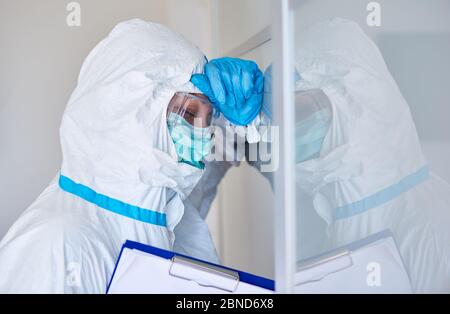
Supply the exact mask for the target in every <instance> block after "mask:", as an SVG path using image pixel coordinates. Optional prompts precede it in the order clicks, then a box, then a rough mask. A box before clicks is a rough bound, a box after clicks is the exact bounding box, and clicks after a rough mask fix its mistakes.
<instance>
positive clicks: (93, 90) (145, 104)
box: [0, 19, 217, 293]
mask: <svg viewBox="0 0 450 314" xmlns="http://www.w3.org/2000/svg"><path fill="white" fill-rule="evenodd" d="M205 62H206V59H205V57H204V56H203V54H202V53H201V52H200V51H199V50H198V48H197V47H195V46H194V45H192V44H191V43H189V42H188V41H187V40H185V39H184V38H182V37H181V36H180V35H178V34H176V33H174V32H172V31H170V30H169V29H167V28H165V27H164V26H162V25H158V24H153V23H146V22H143V21H141V20H137V19H136V20H131V21H127V22H123V23H121V24H119V25H118V26H116V27H115V28H114V30H113V31H112V32H111V33H110V34H109V35H108V37H107V38H105V39H104V40H103V41H102V42H100V43H99V44H98V45H97V47H95V49H94V50H93V51H92V52H91V53H90V54H89V56H88V57H87V59H86V60H85V62H84V64H83V66H82V69H81V73H80V75H79V79H78V85H77V88H76V89H75V91H74V92H73V94H72V96H71V98H70V100H69V103H68V105H67V108H66V111H65V113H64V116H63V120H62V124H61V129H60V138H61V144H62V152H63V163H62V168H61V172H60V174H59V175H58V177H57V178H56V179H55V180H54V181H53V182H52V183H51V184H50V186H49V187H48V188H47V189H45V191H44V192H43V193H42V194H41V195H40V196H39V197H38V199H37V200H36V201H35V202H34V203H33V204H32V205H31V206H30V207H29V208H28V209H27V210H26V211H25V212H24V213H23V214H22V215H21V217H20V218H19V220H18V221H17V222H16V223H15V224H14V225H13V226H12V227H11V229H10V230H9V232H8V233H7V235H6V236H5V237H4V239H3V240H2V241H1V243H0V292H3V293H5V292H6V293H13V292H19V293H21V292H26V293H104V292H105V291H106V287H107V284H108V281H109V279H110V277H111V274H112V271H113V268H114V265H115V261H116V259H117V257H118V254H119V251H120V249H121V246H122V244H123V243H124V242H125V241H126V240H132V241H137V242H140V243H144V244H148V245H152V246H157V247H160V248H163V249H168V250H171V249H173V245H174V241H175V235H176V236H177V237H178V239H177V242H179V244H178V246H179V247H180V248H183V252H184V253H187V254H189V253H192V252H194V253H198V254H199V255H200V256H196V257H198V258H205V259H208V260H211V261H217V256H216V255H215V249H214V245H213V244H212V241H211V238H210V236H209V232H208V229H207V226H206V224H205V223H204V222H203V220H202V219H201V218H200V216H199V213H198V211H197V210H196V209H195V208H194V207H193V206H188V207H187V208H186V213H187V214H186V215H185V216H184V218H183V220H184V222H182V223H181V224H180V226H179V228H177V229H179V231H177V232H174V230H175V227H176V226H177V225H178V224H179V222H180V220H181V218H182V217H183V214H184V204H183V202H184V201H186V198H187V197H188V196H189V195H190V193H191V191H192V190H193V188H194V187H195V186H196V184H197V182H198V181H199V179H200V178H201V176H202V174H203V171H201V170H199V169H196V168H194V167H192V166H189V165H186V164H182V163H179V162H178V157H177V154H176V151H175V147H174V145H173V142H172V139H171V137H170V135H169V131H168V129H167V121H166V110H167V106H168V104H169V102H170V100H171V98H172V97H173V95H174V94H175V93H176V92H180V91H181V92H198V90H197V89H196V88H195V87H194V86H193V85H192V84H191V83H190V79H191V76H192V74H193V73H201V72H202V70H203V66H204V64H205ZM183 226H184V227H183ZM196 232H197V234H199V233H200V234H201V236H200V235H198V236H196ZM189 233H192V234H191V235H192V237H193V238H191V239H188V236H190V234H189ZM196 239H199V241H198V242H195V240H196Z"/></svg>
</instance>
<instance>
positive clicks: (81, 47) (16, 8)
mask: <svg viewBox="0 0 450 314" xmlns="http://www.w3.org/2000/svg"><path fill="white" fill-rule="evenodd" d="M69 2H70V1H63V0H39V1H29V0H0V173H1V177H0V199H1V200H2V202H1V205H0V238H1V237H2V236H3V235H4V233H5V232H6V231H7V229H8V228H9V226H10V225H11V224H12V222H13V221H14V220H15V219H16V218H17V217H18V216H19V215H20V213H21V212H22V211H23V210H24V209H25V208H26V207H27V206H28V205H30V203H31V202H32V201H33V200H34V199H35V198H36V197H37V196H38V195H39V193H40V192H41V191H42V190H43V189H44V188H45V186H46V185H47V184H48V183H49V182H50V180H51V179H52V178H53V177H54V176H55V175H56V173H57V171H58V170H59V167H60V162H61V152H60V146H59V134H58V129H59V124H60V120H61V115H62V113H63V110H64V108H65V105H66V102H67V100H68V98H69V96H70V94H71V92H72V90H73V89H74V88H75V83H76V79H77V76H78V72H79V70H80V67H81V64H82V62H83V60H84V58H85V57H86V55H87V54H88V53H89V51H90V50H91V49H92V48H93V47H94V46H95V45H96V44H97V43H98V42H99V41H100V40H101V39H102V38H103V37H104V36H106V35H107V34H108V32H109V31H110V30H111V29H112V28H113V27H114V25H115V24H117V23H118V22H120V21H122V20H126V19H130V18H136V17H139V18H142V19H145V20H149V21H154V22H160V23H163V24H166V25H168V26H169V27H173V28H174V29H175V30H177V31H178V32H180V33H182V34H184V35H185V36H186V37H187V38H188V39H190V40H192V41H193V42H194V43H195V44H197V45H198V46H199V47H200V48H201V49H203V50H204V51H205V53H207V54H209V53H210V50H211V35H210V30H211V26H210V25H211V20H210V1H209V0H129V1H123V0H79V1H78V2H79V3H80V4H81V22H82V25H81V27H75V28H70V27H68V26H67V24H66V16H67V14H68V12H67V11H66V5H67V4H68V3H69ZM213 223H214V220H213Z"/></svg>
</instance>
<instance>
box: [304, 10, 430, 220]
mask: <svg viewBox="0 0 450 314" xmlns="http://www.w3.org/2000/svg"><path fill="white" fill-rule="evenodd" d="M297 42H298V43H299V45H300V47H299V49H298V52H297V55H296V69H297V71H298V72H299V73H300V76H301V80H299V81H298V82H297V85H296V89H297V90H312V89H320V90H322V91H323V92H324V93H325V94H326V95H327V96H328V98H329V101H330V103H331V106H332V122H331V126H330V129H329V131H328V134H327V136H326V138H325V141H324V143H323V146H322V150H321V153H320V157H319V158H315V159H312V160H309V161H306V162H304V163H300V164H298V165H297V179H298V180H297V184H298V185H299V186H300V187H301V188H302V189H303V190H305V191H306V192H307V193H309V194H310V195H311V196H312V197H313V202H314V207H315V209H316V211H317V212H318V213H319V215H320V216H321V217H322V218H324V219H325V220H326V221H327V222H328V223H332V222H333V221H336V220H339V219H343V218H346V217H350V216H353V215H357V214H360V213H362V212H365V211H367V210H370V209H372V208H374V207H376V206H379V205H381V204H383V203H385V202H388V201H390V200H392V199H394V198H395V197H397V196H398V195H400V194H401V193H403V192H405V191H407V190H408V189H410V188H412V187H414V186H415V185H417V184H419V183H420V182H422V181H423V180H424V179H425V178H426V177H427V175H428V172H427V168H426V162H425V159H424V157H423V154H422V150H421V146H420V142H419V139H418V136H417V131H416V128H415V125H414V122H413V119H412V116H411V113H410V110H409V106H408V104H407V102H406V100H405V99H404V98H403V96H402V94H401V92H400V90H399V88H398V86H397V84H396V83H395V81H394V79H393V78H392V76H391V74H390V73H389V70H388V68H387V66H386V63H385V62H384V59H383V56H382V55H381V53H380V51H379V49H378V47H377V46H376V45H375V44H374V43H373V42H372V40H371V39H370V38H369V37H368V36H367V35H366V34H365V33H364V32H363V30H362V29H361V28H360V27H359V25H358V24H356V23H354V22H351V21H347V20H343V19H338V18H335V19H332V20H329V21H325V22H321V23H318V24H316V25H313V26H312V27H310V28H309V29H306V30H304V31H302V32H300V34H299V40H298V41H297Z"/></svg>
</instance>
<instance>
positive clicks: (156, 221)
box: [59, 175, 167, 227]
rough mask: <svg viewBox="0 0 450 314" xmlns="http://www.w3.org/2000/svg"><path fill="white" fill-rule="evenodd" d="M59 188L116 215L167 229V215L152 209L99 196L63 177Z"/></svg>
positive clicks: (60, 179)
mask: <svg viewBox="0 0 450 314" xmlns="http://www.w3.org/2000/svg"><path fill="white" fill-rule="evenodd" d="M59 186H60V187H61V189H63V190H64V191H66V192H68V193H71V194H73V195H76V196H78V197H80V198H82V199H84V200H85V201H87V202H89V203H92V204H95V205H97V206H98V207H101V208H103V209H106V210H109V211H111V212H114V213H116V214H119V215H122V216H126V217H128V218H131V219H135V220H138V221H141V222H145V223H150V224H153V225H157V226H162V227H167V220H166V214H164V213H159V212H156V211H153V210H150V209H145V208H140V207H137V206H134V205H130V204H127V203H124V202H122V201H119V200H116V199H113V198H110V197H108V196H106V195H103V194H99V193H97V192H95V191H94V190H92V189H91V188H89V187H87V186H85V185H82V184H79V183H76V182H74V181H72V180H71V179H69V178H68V177H65V176H63V175H61V176H60V177H59Z"/></svg>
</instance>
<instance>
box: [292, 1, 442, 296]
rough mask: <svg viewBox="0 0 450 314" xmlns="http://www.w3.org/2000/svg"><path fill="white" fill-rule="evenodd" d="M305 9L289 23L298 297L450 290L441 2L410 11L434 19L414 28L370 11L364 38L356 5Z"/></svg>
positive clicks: (398, 6) (388, 8) (391, 12)
mask: <svg viewBox="0 0 450 314" xmlns="http://www.w3.org/2000/svg"><path fill="white" fill-rule="evenodd" d="M312 2H313V1H310V2H306V4H304V5H300V6H299V8H298V9H297V12H296V14H295V16H296V23H295V31H296V34H295V35H296V47H295V54H294V55H295V60H294V61H295V71H296V72H297V74H298V76H299V78H298V79H297V80H296V94H295V106H296V129H295V135H296V162H297V163H296V176H297V213H298V217H297V218H298V224H297V225H298V230H297V232H298V243H297V248H298V258H299V260H300V263H299V273H298V276H297V277H298V278H296V280H297V283H298V286H297V292H364V293H366V292H367V293H387V292H450V245H449V243H450V228H449V226H450V185H449V183H448V182H449V180H450V176H449V170H448V169H449V167H448V160H450V129H449V126H448V125H449V124H448V117H449V116H450V105H449V99H450V94H449V89H448V79H447V78H446V77H447V75H448V73H449V70H450V57H449V56H450V44H448V43H450V40H449V39H450V22H449V20H448V19H444V18H443V17H442V14H441V13H440V12H441V11H442V10H447V12H448V11H449V10H450V3H448V1H447V2H444V1H436V2H434V3H427V4H424V2H423V1H421V2H418V1H409V2H408V10H409V11H410V12H414V14H417V15H418V16H423V18H424V19H425V18H427V17H430V16H435V20H434V21H432V23H431V24H427V25H422V26H421V25H420V24H418V23H417V21H418V20H417V19H416V20H415V21H414V23H412V21H408V20H405V19H402V18H401V17H402V16H403V15H402V12H404V5H406V2H405V1H395V2H394V1H389V2H388V1H379V2H380V4H381V9H382V10H385V11H384V12H385V14H386V16H387V17H386V20H384V23H386V24H383V23H382V24H381V26H380V27H377V28H371V27H369V26H368V24H367V22H366V19H365V18H364V19H361V16H364V17H365V16H366V15H367V14H368V12H367V11H366V8H365V6H364V7H361V5H360V2H359V1H349V0H348V1H343V2H345V3H346V4H348V7H349V8H351V9H348V10H347V11H346V10H345V6H344V5H342V3H341V2H340V4H339V9H337V10H333V8H335V7H336V2H334V3H333V2H332V1H323V2H320V4H317V3H316V4H312ZM358 2H359V3H358ZM352 3H353V4H354V5H353V6H351V4H352ZM358 8H359V9H358ZM358 10H359V11H358ZM332 12H335V13H332ZM337 12H339V15H337V14H338V13H337ZM333 14H335V15H333ZM340 16H343V17H345V19H343V18H340ZM330 17H331V19H330ZM305 21H310V23H308V22H305Z"/></svg>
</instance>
